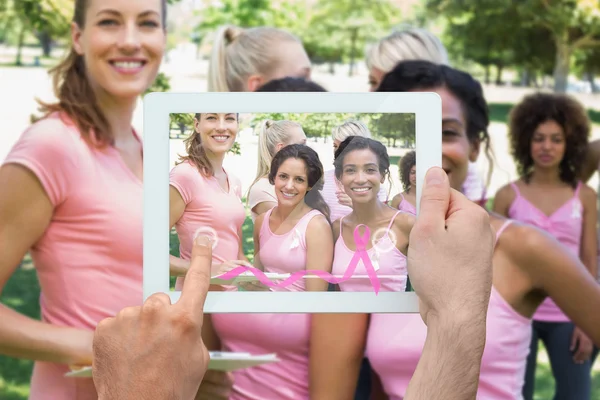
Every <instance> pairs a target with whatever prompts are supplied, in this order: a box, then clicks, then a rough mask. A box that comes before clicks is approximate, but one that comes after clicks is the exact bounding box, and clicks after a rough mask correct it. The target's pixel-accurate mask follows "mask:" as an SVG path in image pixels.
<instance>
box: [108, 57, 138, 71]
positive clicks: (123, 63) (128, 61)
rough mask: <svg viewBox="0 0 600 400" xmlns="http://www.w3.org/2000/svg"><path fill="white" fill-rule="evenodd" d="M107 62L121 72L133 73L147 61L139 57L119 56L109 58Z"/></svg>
mask: <svg viewBox="0 0 600 400" xmlns="http://www.w3.org/2000/svg"><path fill="white" fill-rule="evenodd" d="M109 63H110V65H111V66H112V67H113V68H114V69H115V70H117V71H118V72H120V73H122V74H135V73H138V72H139V71H141V70H142V69H143V68H144V66H145V65H146V64H147V61H146V60H144V59H141V58H119V59H113V60H110V61H109Z"/></svg>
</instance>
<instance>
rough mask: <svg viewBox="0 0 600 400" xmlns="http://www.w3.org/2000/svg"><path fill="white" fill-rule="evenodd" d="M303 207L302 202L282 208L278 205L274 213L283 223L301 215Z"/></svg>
mask: <svg viewBox="0 0 600 400" xmlns="http://www.w3.org/2000/svg"><path fill="white" fill-rule="evenodd" d="M304 207H306V203H304V201H301V202H300V203H298V204H296V205H295V206H282V205H281V204H279V203H278V204H277V207H276V208H275V210H274V213H275V215H276V216H277V218H278V219H279V220H280V221H285V220H286V219H288V218H291V219H294V218H295V217H296V216H299V215H301V214H303V210H304Z"/></svg>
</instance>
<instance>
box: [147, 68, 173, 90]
mask: <svg viewBox="0 0 600 400" xmlns="http://www.w3.org/2000/svg"><path fill="white" fill-rule="evenodd" d="M169 90H171V85H170V84H169V77H168V76H167V75H165V74H164V73H163V72H159V73H158V75H157V76H156V79H155V80H154V82H153V83H152V85H151V86H150V87H149V88H148V89H147V90H146V92H144V94H148V93H152V92H168V91H169Z"/></svg>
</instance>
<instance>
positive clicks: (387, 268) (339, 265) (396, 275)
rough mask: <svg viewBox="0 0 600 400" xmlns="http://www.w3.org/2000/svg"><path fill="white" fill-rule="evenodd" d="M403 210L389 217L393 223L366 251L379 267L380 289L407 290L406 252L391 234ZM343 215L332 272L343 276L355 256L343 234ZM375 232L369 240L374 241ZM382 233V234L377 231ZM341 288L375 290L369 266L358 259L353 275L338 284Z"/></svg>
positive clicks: (345, 290)
mask: <svg viewBox="0 0 600 400" xmlns="http://www.w3.org/2000/svg"><path fill="white" fill-rule="evenodd" d="M400 212H401V211H398V212H396V214H394V216H393V217H392V220H391V221H390V224H389V225H388V227H387V228H386V230H385V232H384V234H383V235H381V239H380V240H378V241H377V243H376V245H375V246H373V247H371V248H370V249H369V250H367V254H368V255H369V258H370V259H371V263H372V264H373V267H374V268H375V269H376V273H377V277H378V278H379V282H380V284H381V287H380V290H381V291H384V292H404V291H405V290H406V281H407V275H408V269H407V268H406V256H405V255H404V254H402V252H401V251H400V250H398V249H397V248H396V245H395V243H394V241H393V240H392V239H391V238H392V237H393V236H392V235H393V234H392V235H390V229H391V227H392V224H393V223H394V220H395V219H396V216H397V215H398V214H400ZM343 219H344V218H343V217H342V218H340V235H339V237H338V239H337V241H336V242H335V250H334V251H335V253H334V257H333V267H332V274H333V275H336V276H343V275H344V274H345V273H346V269H348V267H349V265H350V262H351V261H352V257H354V253H355V252H354V251H352V250H350V249H349V248H348V246H346V243H344V238H343V236H342V220H343ZM374 234H375V232H371V240H370V242H371V243H370V244H368V245H367V247H368V246H369V245H371V246H372V245H373V235H374ZM377 236H378V237H380V235H379V234H378V235H377ZM339 286H340V290H341V291H342V292H372V291H373V285H372V284H371V281H370V280H369V276H368V274H367V270H366V268H365V266H364V264H363V262H362V260H361V261H359V263H358V265H357V266H356V269H355V271H354V274H353V277H352V278H351V279H350V280H348V281H346V282H342V283H340V284H339Z"/></svg>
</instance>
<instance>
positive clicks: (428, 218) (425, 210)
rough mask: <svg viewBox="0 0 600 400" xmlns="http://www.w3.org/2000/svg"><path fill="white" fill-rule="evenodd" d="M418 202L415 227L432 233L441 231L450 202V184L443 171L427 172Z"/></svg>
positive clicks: (431, 170)
mask: <svg viewBox="0 0 600 400" xmlns="http://www.w3.org/2000/svg"><path fill="white" fill-rule="evenodd" d="M420 201H421V203H420V206H421V209H420V210H419V215H418V217H417V221H416V223H415V226H416V227H417V226H418V227H419V229H426V230H427V231H430V230H431V231H432V232H439V231H443V230H444V228H445V226H446V216H447V213H448V205H449V202H450V182H449V181H448V176H447V175H446V172H445V171H444V170H443V169H441V168H439V167H432V168H430V169H429V170H428V171H427V174H426V175H425V181H424V182H423V189H422V190H421V200H420Z"/></svg>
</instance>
